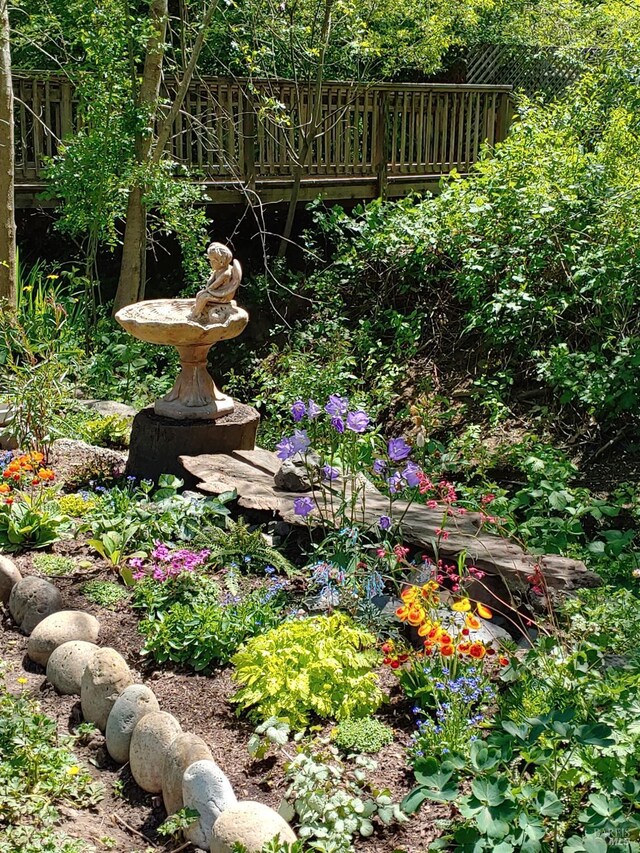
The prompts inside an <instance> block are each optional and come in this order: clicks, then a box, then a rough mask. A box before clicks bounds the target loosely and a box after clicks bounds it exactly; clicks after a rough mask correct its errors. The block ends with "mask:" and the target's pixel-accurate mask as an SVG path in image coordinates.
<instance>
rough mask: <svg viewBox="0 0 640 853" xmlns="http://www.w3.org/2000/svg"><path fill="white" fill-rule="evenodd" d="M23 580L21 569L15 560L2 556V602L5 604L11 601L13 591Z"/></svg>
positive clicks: (0, 580)
mask: <svg viewBox="0 0 640 853" xmlns="http://www.w3.org/2000/svg"><path fill="white" fill-rule="evenodd" d="M21 580H22V575H21V574H20V569H19V568H18V567H17V566H16V564H15V563H14V562H13V560H10V559H9V558H8V557H3V556H2V555H1V554H0V601H1V602H2V603H3V604H6V603H7V601H9V596H10V595H11V590H12V589H13V587H14V586H15V585H16V584H17V583H18V581H21Z"/></svg>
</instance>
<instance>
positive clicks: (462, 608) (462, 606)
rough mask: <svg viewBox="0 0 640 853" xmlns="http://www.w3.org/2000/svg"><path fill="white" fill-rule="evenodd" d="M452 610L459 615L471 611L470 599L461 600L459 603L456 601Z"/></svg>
mask: <svg viewBox="0 0 640 853" xmlns="http://www.w3.org/2000/svg"><path fill="white" fill-rule="evenodd" d="M451 609H452V610H455V611H456V612H457V613H466V612H467V611H468V610H471V602H470V601H469V599H468V598H461V599H460V600H459V601H455V602H454V603H453V604H452V605H451Z"/></svg>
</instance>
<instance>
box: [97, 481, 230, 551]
mask: <svg viewBox="0 0 640 853" xmlns="http://www.w3.org/2000/svg"><path fill="white" fill-rule="evenodd" d="M183 485H184V484H183V482H182V480H180V479H178V478H177V477H173V476H171V475H169V474H163V475H161V477H160V478H159V481H158V488H155V487H154V484H153V483H152V482H150V481H146V480H143V481H141V482H140V483H136V482H135V479H134V478H128V479H127V481H126V482H125V483H124V484H118V485H115V486H113V488H111V489H106V488H104V487H98V488H99V490H100V494H99V496H97V498H96V505H95V507H94V509H93V510H92V511H91V512H89V513H88V514H87V516H86V520H85V524H84V528H85V529H86V530H89V531H90V532H91V534H92V544H93V545H94V547H96V548H97V550H99V552H100V553H101V554H103V556H105V557H106V558H107V559H109V560H111V562H112V563H113V564H114V565H117V564H118V563H119V562H121V561H122V560H123V559H124V558H125V556H126V555H127V554H132V553H133V552H134V551H136V550H139V549H140V548H145V547H147V548H148V547H151V546H152V545H153V543H154V542H155V541H165V542H171V541H189V540H191V539H193V538H194V537H195V536H196V534H197V533H198V532H199V531H200V529H201V527H202V525H203V524H204V523H206V522H209V523H213V522H214V521H218V522H219V521H221V520H222V519H223V518H224V517H226V516H227V515H228V514H229V510H228V509H227V508H226V507H225V506H224V504H225V502H227V501H229V500H231V499H232V498H233V497H234V496H235V493H234V492H227V493H225V494H223V495H219V496H218V497H215V498H214V497H211V498H203V499H202V500H199V499H194V498H190V497H185V496H183V495H181V494H180V493H179V489H181V488H182V486H183ZM96 491H98V489H96ZM93 540H95V541H93ZM116 555H117V558H116Z"/></svg>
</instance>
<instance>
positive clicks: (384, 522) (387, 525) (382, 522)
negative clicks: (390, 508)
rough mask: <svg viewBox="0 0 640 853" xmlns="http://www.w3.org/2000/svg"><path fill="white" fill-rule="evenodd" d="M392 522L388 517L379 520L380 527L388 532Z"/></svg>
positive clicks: (382, 516)
mask: <svg viewBox="0 0 640 853" xmlns="http://www.w3.org/2000/svg"><path fill="white" fill-rule="evenodd" d="M391 524H392V521H391V519H390V518H389V516H388V515H381V516H380V518H379V519H378V526H379V527H381V528H382V530H388V529H389V528H390V527H391Z"/></svg>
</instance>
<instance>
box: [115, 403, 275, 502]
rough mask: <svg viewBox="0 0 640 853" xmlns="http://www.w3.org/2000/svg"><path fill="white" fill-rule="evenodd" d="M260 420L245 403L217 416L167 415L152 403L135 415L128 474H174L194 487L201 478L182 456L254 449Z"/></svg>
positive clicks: (151, 476)
mask: <svg viewBox="0 0 640 853" xmlns="http://www.w3.org/2000/svg"><path fill="white" fill-rule="evenodd" d="M259 423H260V415H259V414H258V412H257V411H256V410H255V409H253V408H252V407H251V406H245V405H244V404H242V403H236V404H235V407H234V409H233V411H232V412H230V413H229V414H227V415H225V416H224V417H221V418H218V419H217V420H176V419H175V418H165V417H162V416H161V415H157V414H156V413H155V412H154V410H153V407H151V406H150V407H149V408H147V409H143V410H142V411H141V412H138V414H137V415H136V416H135V418H134V421H133V427H132V429H131V445H130V448H129V460H128V462H127V474H131V475H133V476H134V477H138V479H146V480H154V482H157V481H158V478H159V477H160V475H161V474H174V475H175V476H176V477H180V478H181V479H183V480H184V482H185V486H186V487H187V488H190V489H192V488H193V487H194V486H195V485H196V484H197V482H198V480H197V478H195V477H194V476H193V475H192V474H189V472H188V471H186V470H185V469H184V468H183V467H182V465H181V464H180V462H179V460H178V457H179V456H199V455H201V454H205V453H231V452H232V451H234V450H254V448H255V445H256V434H257V432H258V424H259Z"/></svg>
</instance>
